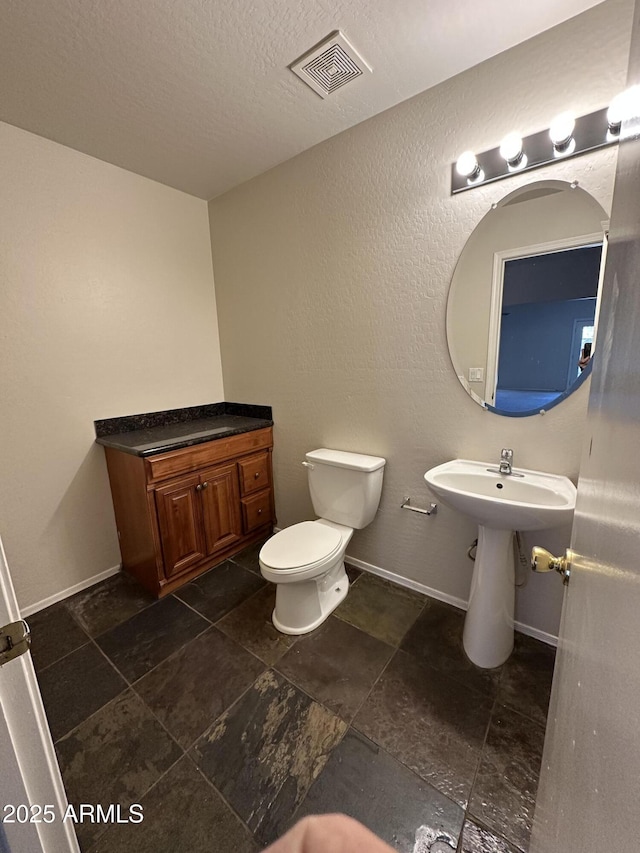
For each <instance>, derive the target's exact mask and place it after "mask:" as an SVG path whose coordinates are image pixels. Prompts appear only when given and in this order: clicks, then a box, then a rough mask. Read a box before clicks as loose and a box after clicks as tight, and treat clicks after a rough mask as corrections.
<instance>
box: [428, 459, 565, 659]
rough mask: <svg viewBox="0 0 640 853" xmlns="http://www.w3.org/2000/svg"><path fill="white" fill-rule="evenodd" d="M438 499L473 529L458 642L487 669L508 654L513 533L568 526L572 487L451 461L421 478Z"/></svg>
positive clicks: (547, 477)
mask: <svg viewBox="0 0 640 853" xmlns="http://www.w3.org/2000/svg"><path fill="white" fill-rule="evenodd" d="M424 478H425V480H426V482H427V485H428V486H429V488H430V489H431V491H432V492H433V493H434V494H435V495H437V496H438V497H439V498H440V500H441V501H442V502H443V503H445V504H447V505H448V506H450V507H452V508H453V509H457V510H460V512H464V513H466V514H467V515H469V516H470V517H471V518H473V519H474V521H475V522H476V523H477V524H478V549H477V551H476V562H475V567H474V570H473V578H472V581H471V595H470V598H469V609H468V610H467V616H466V619H465V623H464V634H463V643H464V649H465V652H466V653H467V655H468V656H469V658H470V660H472V661H473V663H475V664H476V665H477V666H481V667H485V668H491V667H494V666H500V665H501V664H503V663H504V662H505V661H506V660H507V658H508V657H509V655H510V654H511V651H512V650H513V621H514V605H515V569H514V563H513V531H514V530H546V529H547V528H550V527H558V526H560V525H562V524H568V523H570V521H571V518H572V515H573V510H574V507H575V504H576V487H575V486H574V485H573V483H572V482H571V480H569V479H567V477H561V476H558V475H556V474H544V473H542V472H540V471H528V470H525V469H524V468H514V469H513V473H511V474H500V473H499V472H498V471H497V470H496V465H495V464H493V465H492V464H491V463H490V462H471V461H469V460H467V459H454V460H452V461H451V462H445V463H444V464H443V465H438V466H437V467H436V468H432V469H431V470H430V471H427V473H426V474H425V475H424Z"/></svg>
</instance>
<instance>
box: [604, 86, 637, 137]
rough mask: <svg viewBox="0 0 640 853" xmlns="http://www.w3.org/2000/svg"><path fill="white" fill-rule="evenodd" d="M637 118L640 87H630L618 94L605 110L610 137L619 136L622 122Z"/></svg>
mask: <svg viewBox="0 0 640 853" xmlns="http://www.w3.org/2000/svg"><path fill="white" fill-rule="evenodd" d="M638 116H640V85H639V86H631V88H630V89H626V90H625V91H624V92H620V94H619V95H616V96H615V98H614V99H613V100H612V101H611V104H610V105H609V109H608V110H607V122H608V125H609V133H610V134H611V135H612V136H619V135H620V131H621V129H622V122H623V121H625V120H627V119H631V118H637V117H638Z"/></svg>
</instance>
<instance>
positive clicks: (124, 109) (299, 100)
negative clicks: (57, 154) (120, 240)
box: [0, 0, 598, 198]
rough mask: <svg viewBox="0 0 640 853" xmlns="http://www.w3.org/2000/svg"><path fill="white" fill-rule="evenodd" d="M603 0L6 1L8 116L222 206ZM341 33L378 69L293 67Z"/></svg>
mask: <svg viewBox="0 0 640 853" xmlns="http://www.w3.org/2000/svg"><path fill="white" fill-rule="evenodd" d="M596 5H598V3H597V2H595V0H536V2H530V0H526V2H524V0H486V1H485V2H483V3H480V2H478V0H429V2H426V1H425V0H367V2H364V0H296V2H292V1H291V0H253V1H252V0H2V3H1V4H0V81H1V82H0V120H3V121H6V122H8V123H9V124H14V125H17V126H18V127H22V128H25V129H26V130H30V131H32V132H33V133H37V134H40V135H41V136H45V137H48V138H50V139H53V140H55V141H57V142H61V143H63V144H64V145H68V146H70V147H71V148H76V149H77V150H79V151H83V152H85V153H87V154H90V155H92V156H94V157H98V158H100V159H101V160H106V161H107V162H109V163H115V164H116V165H118V166H122V167H124V168H125V169H129V170H131V171H132V172H137V173H138V174H140V175H145V176H147V177H149V178H153V179H154V180H157V181H160V182H162V183H164V184H168V185H170V186H173V187H177V188H178V189H181V190H184V191H186V192H188V193H191V194H193V195H196V196H199V197H201V198H211V197H213V196H216V195H219V194H220V193H222V192H224V191H225V190H227V189H230V188H231V187H233V186H235V185H237V184H239V183H241V182H242V181H246V180H248V179H249V178H251V177H253V176H254V175H257V174H260V173H261V172H264V171H265V170H267V169H269V168H271V167H272V166H275V165H276V164H278V163H280V162H282V161H284V160H287V159H289V158H290V157H293V156H294V155H295V154H298V153H299V152H300V151H304V150H305V149H306V148H310V147H311V146H312V145H315V144H316V143H318V142H321V141H322V140H324V139H327V138H328V137H330V136H333V135H335V134H336V133H339V132H340V131H342V130H346V129H347V128H349V127H351V126H352V125H354V124H357V123H358V122H361V121H363V120H365V119H367V118H369V117H370V116H372V115H375V114H376V113H379V112H381V111H382V110H385V109H387V108H388V107H391V106H393V105H394V104H396V103H398V102H400V101H403V100H405V99H407V98H409V97H411V96H412V95H415V94H417V93H418V92H421V91H423V90H425V89H428V88H429V87H430V86H433V85H435V84H436V83H439V82H441V81H442V80H444V79H446V78H448V77H451V76H453V75H454V74H457V73H458V72H460V71H463V70H465V69H467V68H470V67H471V66H473V65H476V64H477V63H479V62H482V61H483V60H485V59H488V58H489V57H491V56H493V55H495V54H497V53H499V52H501V51H503V50H506V49H507V48H509V47H512V46H514V45H516V44H518V43H520V42H522V41H524V40H526V39H528V38H531V37H532V36H534V35H536V34H537V33H539V32H541V31H543V30H545V29H548V28H550V27H552V26H555V25H556V24H558V23H561V22H562V21H564V20H566V19H568V18H570V17H572V16H574V15H576V14H579V13H580V12H582V11H584V10H585V9H588V8H590V7H591V6H596ZM335 29H340V30H342V31H343V32H344V33H345V35H346V36H347V38H348V39H349V40H350V41H351V42H352V43H353V44H354V46H355V47H356V49H357V50H359V51H360V53H361V54H362V56H363V57H364V58H365V60H366V61H367V62H368V63H369V65H371V66H372V68H373V72H374V73H373V74H372V75H370V76H367V77H365V78H360V79H358V80H356V81H355V82H353V83H351V84H349V85H348V86H345V87H344V88H343V89H339V90H338V91H337V93H336V94H334V95H332V96H331V97H329V98H327V99H326V100H322V99H321V98H320V97H318V95H316V94H315V93H314V92H313V91H312V90H311V89H309V88H308V87H307V86H305V84H304V83H302V82H301V81H300V80H299V79H298V78H296V77H295V76H294V75H293V74H292V73H291V72H290V71H289V70H288V66H289V65H290V64H291V63H292V62H293V60H295V59H297V58H298V57H299V56H300V55H301V54H302V53H304V52H306V51H307V50H308V49H309V48H310V47H312V46H313V45H315V44H316V43H317V42H318V41H320V40H321V39H322V38H324V37H325V36H326V35H328V34H329V33H330V32H331V31H333V30H335Z"/></svg>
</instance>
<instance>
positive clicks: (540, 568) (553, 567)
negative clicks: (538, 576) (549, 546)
mask: <svg viewBox="0 0 640 853" xmlns="http://www.w3.org/2000/svg"><path fill="white" fill-rule="evenodd" d="M531 568H532V570H533V571H534V572H558V574H560V575H562V582H563V583H564V584H565V585H566V584H568V583H569V579H570V577H571V551H570V550H569V549H568V548H567V550H566V551H565V552H564V555H563V556H562V557H554V555H553V554H551V553H550V552H549V551H547V550H546V548H540V546H539V545H536V546H535V547H534V548H532V549H531Z"/></svg>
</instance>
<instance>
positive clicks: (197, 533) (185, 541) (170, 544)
mask: <svg viewBox="0 0 640 853" xmlns="http://www.w3.org/2000/svg"><path fill="white" fill-rule="evenodd" d="M199 485H200V483H199V478H198V477H197V476H192V477H185V478H184V479H182V480H177V481H174V482H173V483H171V484H170V485H167V486H160V488H157V489H156V490H155V493H156V508H157V510H158V525H159V528H160V541H161V543H162V556H163V560H164V573H165V575H166V577H168V578H169V577H172V576H173V575H177V574H180V572H184V571H185V570H186V569H189V568H191V566H195V565H196V564H197V563H199V562H200V561H201V560H203V559H204V558H205V556H206V551H205V547H206V543H205V537H204V530H203V525H202V506H201V503H200V495H199Z"/></svg>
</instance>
